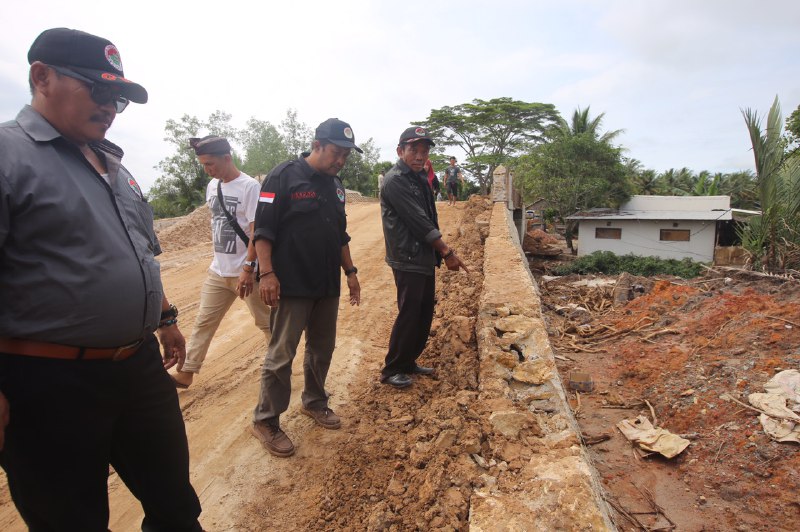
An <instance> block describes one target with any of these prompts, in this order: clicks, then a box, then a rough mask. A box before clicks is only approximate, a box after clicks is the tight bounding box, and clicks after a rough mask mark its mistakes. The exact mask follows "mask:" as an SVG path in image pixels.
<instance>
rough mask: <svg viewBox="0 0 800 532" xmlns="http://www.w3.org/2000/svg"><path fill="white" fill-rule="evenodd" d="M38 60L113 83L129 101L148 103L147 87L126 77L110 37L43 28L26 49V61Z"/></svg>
mask: <svg viewBox="0 0 800 532" xmlns="http://www.w3.org/2000/svg"><path fill="white" fill-rule="evenodd" d="M34 61H41V62H42V63H45V64H47V65H52V66H57V67H61V68H65V69H67V70H71V71H74V72H77V73H78V74H80V75H82V76H83V77H86V78H88V79H90V80H92V81H96V82H97V83H103V84H106V85H114V86H115V87H116V88H118V89H119V90H120V93H121V94H122V95H123V96H125V97H126V98H128V99H129V100H130V101H132V102H136V103H147V91H146V90H145V89H144V87H142V86H141V85H139V84H137V83H134V82H132V81H131V80H129V79H125V74H124V73H123V71H122V59H121V58H120V55H119V50H117V47H116V46H114V45H113V44H112V43H111V41H109V40H107V39H104V38H102V37H97V36H96V35H91V34H89V33H86V32H83V31H80V30H72V29H69V28H53V29H49V30H45V31H43V32H42V33H41V34H40V35H39V36H38V37H36V40H35V41H33V44H32V45H31V49H30V50H28V64H33V62H34Z"/></svg>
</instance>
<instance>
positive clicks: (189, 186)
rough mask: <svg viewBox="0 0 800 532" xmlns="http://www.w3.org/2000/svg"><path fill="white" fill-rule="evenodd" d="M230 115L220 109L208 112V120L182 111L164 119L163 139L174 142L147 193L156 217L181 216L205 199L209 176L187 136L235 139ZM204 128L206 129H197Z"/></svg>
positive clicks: (236, 136) (235, 133)
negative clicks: (176, 115) (159, 173)
mask: <svg viewBox="0 0 800 532" xmlns="http://www.w3.org/2000/svg"><path fill="white" fill-rule="evenodd" d="M230 119H231V115H229V114H228V113H225V112H223V111H215V112H213V113H211V115H210V116H209V117H208V120H205V121H203V120H201V119H199V118H197V117H196V116H190V115H183V116H182V117H181V119H180V120H172V119H170V120H167V124H166V126H165V127H164V131H165V133H166V136H165V137H164V140H166V141H167V142H169V143H170V144H172V145H174V146H175V153H174V154H173V155H171V156H169V157H167V158H165V159H162V160H161V161H159V163H158V165H156V169H158V170H160V171H161V176H160V177H159V178H158V179H157V180H156V182H155V184H154V185H153V187H152V188H151V189H150V191H149V193H148V198H149V200H150V204H151V205H152V207H153V212H154V213H155V215H156V217H158V218H163V217H169V216H181V215H184V214H188V213H190V212H192V210H194V209H195V208H196V207H197V206H198V205H202V204H203V203H204V202H205V190H206V185H207V184H208V181H209V178H208V176H207V175H206V173H205V172H204V171H203V167H202V166H201V165H200V163H199V162H198V161H197V157H196V156H195V153H194V150H193V149H192V148H190V147H189V138H191V137H198V136H203V135H208V134H210V135H220V136H223V137H227V138H228V139H230V140H232V141H234V142H235V141H236V140H237V138H238V136H239V132H238V131H237V130H236V129H235V128H234V127H233V126H231V125H230ZM201 131H205V132H206V133H202V134H201V133H200V132H201Z"/></svg>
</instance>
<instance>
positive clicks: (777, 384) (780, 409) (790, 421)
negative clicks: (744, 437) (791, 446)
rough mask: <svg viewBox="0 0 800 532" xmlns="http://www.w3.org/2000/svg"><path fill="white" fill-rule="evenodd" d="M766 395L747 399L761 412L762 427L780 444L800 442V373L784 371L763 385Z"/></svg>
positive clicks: (792, 370) (762, 394) (760, 394)
mask: <svg viewBox="0 0 800 532" xmlns="http://www.w3.org/2000/svg"><path fill="white" fill-rule="evenodd" d="M764 389H765V390H767V393H751V394H750V395H749V396H748V397H747V399H748V401H750V404H751V405H753V406H754V407H755V408H757V409H758V410H760V411H761V412H762V414H761V415H760V416H758V420H759V421H760V422H761V426H762V427H763V428H764V432H766V433H767V434H768V435H769V437H770V438H772V439H773V440H775V441H778V442H795V443H800V415H797V414H796V413H795V412H798V411H800V372H798V371H797V370H794V369H790V370H785V371H781V372H780V373H778V374H777V375H775V376H774V377H772V378H771V379H770V380H769V382H767V383H766V384H765V385H764Z"/></svg>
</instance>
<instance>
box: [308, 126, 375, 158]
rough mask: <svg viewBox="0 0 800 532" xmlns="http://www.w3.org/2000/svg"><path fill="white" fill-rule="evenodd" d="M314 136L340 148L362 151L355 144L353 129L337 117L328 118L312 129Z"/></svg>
mask: <svg viewBox="0 0 800 532" xmlns="http://www.w3.org/2000/svg"><path fill="white" fill-rule="evenodd" d="M314 138H315V139H317V140H327V141H328V142H331V143H333V144H335V145H337V146H341V147H342V148H352V149H354V150H356V151H357V152H358V153H364V151H363V150H362V149H361V148H359V147H358V146H356V139H355V137H354V136H353V129H352V128H351V127H350V124H348V123H347V122H344V121H342V120H339V119H338V118H329V119H327V120H326V121H324V122H323V123H321V124H320V125H319V126H317V129H316V131H314Z"/></svg>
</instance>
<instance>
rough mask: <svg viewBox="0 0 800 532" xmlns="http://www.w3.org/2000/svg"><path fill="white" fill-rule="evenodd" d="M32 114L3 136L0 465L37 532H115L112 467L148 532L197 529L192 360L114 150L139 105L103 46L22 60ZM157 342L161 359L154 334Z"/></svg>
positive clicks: (71, 43)
mask: <svg viewBox="0 0 800 532" xmlns="http://www.w3.org/2000/svg"><path fill="white" fill-rule="evenodd" d="M28 62H29V63H30V78H29V80H30V85H31V92H32V95H33V97H32V101H31V105H29V106H27V105H26V106H25V107H24V108H23V109H22V111H20V113H19V114H18V115H17V118H16V119H15V120H12V121H10V122H6V123H4V124H2V125H0V302H2V304H0V447H2V453H0V465H2V467H3V469H5V472H6V476H7V478H8V484H9V489H10V491H11V497H12V499H13V500H14V503H15V504H16V506H17V509H18V510H19V512H20V514H21V515H22V518H23V519H24V520H25V522H26V523H27V525H28V527H29V528H30V529H31V530H92V531H97V530H107V528H108V494H107V490H108V487H107V482H108V470H109V469H108V468H109V464H111V465H112V466H113V467H114V470H115V471H116V472H117V473H118V474H119V476H120V478H121V479H122V480H123V481H124V482H125V484H126V485H127V486H128V488H129V489H130V490H131V492H132V493H133V494H134V495H135V496H136V497H137V498H138V499H139V500H140V501H141V503H142V506H143V508H144V520H143V521H142V528H146V529H147V530H176V531H177V530H200V529H201V527H200V524H199V522H198V521H197V517H198V516H199V515H200V504H199V501H198V499H197V495H196V494H195V491H194V489H193V488H192V486H191V484H190V483H189V451H188V445H187V441H186V431H185V428H184V425H183V419H182V417H181V411H180V407H179V404H178V397H177V394H176V392H175V387H174V386H173V384H172V380H171V379H170V378H169V375H168V374H167V372H166V371H165V368H167V367H170V366H172V365H174V364H176V363H177V362H179V361H181V360H182V359H183V357H184V356H185V347H184V339H183V335H182V334H181V332H180V331H179V330H178V327H177V321H178V320H177V309H176V308H175V307H174V306H172V305H170V304H169V302H168V301H167V298H166V297H165V295H164V290H163V288H162V285H161V278H160V273H159V266H158V263H157V262H156V260H155V255H157V254H159V253H160V251H161V249H160V247H159V243H158V239H157V238H156V236H155V233H154V232H153V214H152V209H151V208H150V206H149V205H148V204H147V201H146V200H145V198H144V196H143V195H142V192H141V189H140V188H139V185H138V184H137V182H136V180H135V179H134V177H133V176H132V175H131V174H130V173H129V172H128V171H127V170H126V169H125V168H124V167H123V166H122V165H121V158H122V150H121V149H120V148H119V147H117V146H115V145H114V144H112V143H110V142H109V141H107V140H105V135H106V131H107V130H108V129H109V128H110V127H111V124H112V123H113V121H114V119H115V118H116V116H117V113H120V112H122V111H123V110H124V109H125V107H126V106H127V104H128V102H129V101H133V102H137V103H145V102H146V101H147V92H146V91H145V89H144V88H143V87H141V86H140V85H137V84H136V83H133V82H132V81H129V80H127V79H126V78H125V77H124V74H123V71H122V62H121V60H120V55H119V51H118V50H117V48H116V47H115V46H114V45H113V44H112V43H111V42H109V41H108V40H106V39H103V38H101V37H96V36H94V35H90V34H88V33H84V32H81V31H76V30H70V29H66V28H57V29H51V30H47V31H45V32H43V33H42V34H41V35H39V37H38V38H37V39H36V40H35V41H34V43H33V45H32V46H31V49H30V51H29V52H28ZM156 332H157V333H158V340H160V341H161V347H162V349H163V356H162V354H161V353H160V352H159V343H158V340H157V339H156V336H155V335H154V333H156Z"/></svg>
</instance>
